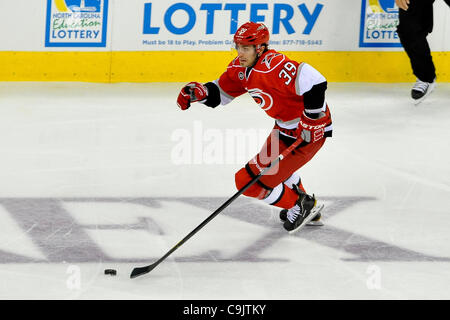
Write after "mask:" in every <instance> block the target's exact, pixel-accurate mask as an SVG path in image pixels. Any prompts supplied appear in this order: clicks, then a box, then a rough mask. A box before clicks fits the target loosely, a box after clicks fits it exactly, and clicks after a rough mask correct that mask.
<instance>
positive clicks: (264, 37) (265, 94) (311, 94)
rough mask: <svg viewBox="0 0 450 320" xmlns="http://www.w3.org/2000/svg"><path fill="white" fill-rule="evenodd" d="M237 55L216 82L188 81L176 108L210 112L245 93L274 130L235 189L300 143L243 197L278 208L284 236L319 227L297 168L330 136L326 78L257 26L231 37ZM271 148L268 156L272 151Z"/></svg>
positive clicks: (241, 29)
mask: <svg viewBox="0 0 450 320" xmlns="http://www.w3.org/2000/svg"><path fill="white" fill-rule="evenodd" d="M234 42H235V45H236V50H237V52H238V56H237V57H236V58H235V59H234V60H233V61H232V62H231V63H230V64H229V65H228V67H227V70H226V71H225V72H224V73H223V74H222V75H221V76H220V78H219V79H217V80H215V81H212V82H208V83H205V84H201V83H198V82H190V83H188V84H187V85H186V86H184V87H183V88H182V89H181V92H180V94H179V95H178V99H177V104H178V107H179V108H180V109H181V110H186V109H188V108H189V107H190V105H191V102H201V103H203V104H205V105H206V106H208V107H212V108H215V107H217V106H218V105H225V104H227V103H229V102H230V101H232V100H233V99H234V98H236V97H238V96H240V95H242V94H244V93H246V92H248V93H249V94H250V95H251V96H252V97H253V99H254V100H255V102H256V103H257V104H259V106H260V107H261V109H262V110H264V111H265V112H266V113H267V115H268V116H270V117H272V118H273V119H274V120H275V125H274V128H273V130H272V132H271V134H270V136H269V137H268V138H267V140H266V143H265V144H264V146H263V148H262V150H261V151H260V152H259V153H258V154H257V155H256V156H255V157H254V158H253V159H251V160H250V161H249V162H248V163H247V164H246V165H245V166H244V167H243V168H241V169H240V170H239V171H238V172H236V174H235V181H236V187H237V188H238V189H241V188H242V187H243V186H245V185H246V184H247V183H248V182H249V181H250V180H251V179H252V178H253V177H255V176H256V175H258V173H260V172H261V170H262V168H264V167H267V166H268V165H269V164H270V162H271V161H272V160H273V159H275V158H276V157H277V156H278V155H279V154H280V153H281V152H283V150H284V149H286V148H288V147H289V146H290V145H292V143H294V142H295V141H296V139H302V141H303V143H302V144H301V145H300V147H299V148H297V149H296V150H295V151H294V152H292V153H291V154H289V156H287V157H286V158H284V159H283V160H281V161H280V162H279V163H278V165H277V166H276V167H274V169H273V170H272V169H271V170H270V171H269V172H270V174H265V175H263V176H262V177H261V178H260V179H259V180H258V181H257V183H255V184H253V185H252V186H251V187H250V188H249V189H247V190H246V191H245V192H244V195H246V196H249V197H254V198H257V199H261V200H262V201H265V202H266V203H268V204H270V205H273V206H277V207H280V208H282V209H283V210H281V212H280V218H281V220H282V221H284V224H283V226H284V228H285V229H286V230H287V231H289V232H294V231H297V230H299V229H300V228H301V227H303V226H304V225H305V224H316V225H320V224H321V223H320V221H319V220H320V216H321V215H320V210H321V209H322V208H323V206H321V205H319V204H318V203H317V201H316V199H315V197H314V195H313V196H311V195H309V194H307V193H306V191H305V189H304V187H303V185H302V182H301V179H300V176H299V175H298V173H297V170H298V169H300V168H301V167H302V166H304V165H305V164H306V163H307V162H308V161H309V160H311V159H312V158H313V157H314V155H315V154H316V153H317V151H319V149H320V148H321V147H322V146H323V144H324V142H325V140H326V138H327V137H330V136H331V133H332V126H331V115H330V111H329V108H328V105H327V103H326V101H325V90H326V89H327V81H326V79H325V78H324V77H323V76H322V75H321V74H320V73H319V72H318V71H317V70H315V69H314V68H313V67H311V66H310V65H308V64H307V63H304V62H302V63H299V62H297V61H293V60H290V59H289V58H288V57H286V56H285V55H284V54H281V53H279V52H277V51H275V50H273V49H269V47H268V43H269V31H268V29H267V27H266V26H265V25H264V24H262V23H254V22H247V23H245V24H243V25H242V26H240V27H239V29H238V30H237V31H236V33H235V35H234ZM274 146H275V147H276V148H275V149H276V150H275V152H273V149H274V148H273V147H274Z"/></svg>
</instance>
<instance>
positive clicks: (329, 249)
mask: <svg viewBox="0 0 450 320" xmlns="http://www.w3.org/2000/svg"><path fill="white" fill-rule="evenodd" d="M181 85H182V84H154V83H152V84H88V83H0V146H1V148H0V168H1V169H0V226H1V227H0V230H1V234H0V241H1V243H0V278H1V281H0V299H276V300H279V299H449V298H450V160H449V158H450V142H449V141H450V140H449V138H450V84H443V83H439V84H438V86H437V88H436V89H435V92H433V93H432V94H431V95H430V96H429V97H428V98H427V99H426V100H425V101H424V102H423V103H422V104H420V105H418V106H414V105H413V104H412V102H411V100H410V98H409V90H410V87H411V84H409V83H408V84H406V83H402V84H356V83H330V84H329V89H328V93H327V95H328V98H327V100H328V103H329V106H330V108H331V112H332V117H333V127H334V132H333V137H332V138H331V139H328V140H327V142H326V144H325V146H324V147H323V149H322V150H320V151H319V153H318V154H317V155H316V157H315V158H313V160H312V161H311V162H310V163H308V164H307V165H306V166H305V167H304V168H302V169H301V170H300V174H301V176H302V179H303V182H304V186H305V187H306V189H307V191H310V192H311V193H313V192H314V193H315V194H316V195H317V197H318V198H320V197H324V198H325V199H324V200H325V201H324V202H326V203H327V204H329V205H330V206H331V205H332V202H333V201H332V200H330V199H339V198H340V197H342V198H361V197H366V198H367V199H370V200H367V201H359V202H356V203H354V205H351V206H349V207H346V208H343V209H342V210H340V211H339V212H337V213H336V214H333V215H331V214H330V216H329V217H327V208H330V206H328V207H326V208H325V211H324V223H325V226H324V227H322V228H317V229H314V230H311V229H310V228H309V229H307V230H305V229H303V230H301V231H300V232H299V234H300V233H302V232H305V234H307V236H305V237H303V236H289V235H287V234H286V235H283V232H284V231H283V230H282V227H281V224H280V222H278V221H277V211H276V210H271V209H270V208H268V206H267V205H265V204H263V203H259V202H258V201H256V200H254V201H253V200H249V201H248V202H246V203H250V204H251V205H250V207H251V208H252V209H251V210H254V212H246V211H242V210H241V211H242V212H241V211H239V212H238V213H239V214H242V217H245V219H242V220H241V219H237V218H236V217H235V216H233V213H236V212H234V211H233V210H237V209H238V208H241V207H239V206H238V205H237V204H236V205H235V204H231V205H230V206H229V207H228V208H227V209H226V210H225V211H224V212H223V214H220V215H219V216H217V217H216V218H215V219H214V220H213V221H211V222H210V223H209V224H208V225H207V226H206V227H205V228H204V229H202V230H201V231H200V232H199V233H197V234H196V235H195V236H194V237H193V238H191V239H190V240H189V241H188V242H187V243H186V244H184V245H183V246H182V247H181V248H179V249H178V250H177V251H176V252H175V253H174V254H173V255H172V256H171V257H170V258H169V259H167V260H166V261H165V262H163V263H162V264H160V265H159V266H158V267H157V268H156V269H155V270H153V271H152V272H151V273H150V274H148V275H146V276H142V277H140V278H136V279H133V280H131V279H129V274H130V272H131V270H132V268H133V267H134V266H141V265H142V264H143V263H144V264H150V263H152V262H154V261H155V258H159V257H161V256H162V255H163V254H164V253H165V252H167V250H169V249H170V248H171V247H172V246H174V245H175V244H176V243H177V242H178V241H179V240H181V239H182V238H183V237H184V236H185V235H186V234H187V233H189V232H190V231H191V230H192V229H193V228H194V227H195V226H197V225H198V224H199V223H200V222H202V221H203V220H204V219H205V218H206V217H207V216H208V215H209V214H210V213H211V212H212V210H213V209H214V208H217V207H218V206H220V204H221V202H222V201H223V200H224V199H226V198H228V197H230V196H231V195H233V194H234V192H235V186H234V173H235V172H236V171H237V170H239V168H241V167H242V166H243V165H244V164H245V162H246V160H244V161H240V159H247V160H248V159H250V158H251V157H252V156H253V154H254V151H255V150H258V148H259V147H260V145H259V146H258V145H256V146H255V145H247V146H245V145H244V149H239V148H238V147H236V148H234V149H233V148H231V149H230V150H234V151H235V152H236V154H229V153H227V156H228V157H229V159H231V160H230V161H228V162H226V161H224V162H225V163H224V164H215V163H212V164H208V163H205V159H203V160H202V161H201V162H203V163H200V164H195V163H194V164H192V163H191V164H189V163H187V164H181V165H180V164H175V163H174V160H173V157H172V152H173V149H174V147H175V146H176V144H177V141H174V140H176V139H174V137H176V135H177V133H178V134H179V133H180V132H181V133H183V132H184V133H186V132H187V133H188V134H189V135H190V136H191V137H192V139H191V140H190V141H191V142H192V144H193V148H194V145H196V147H197V148H199V147H201V148H203V151H205V149H207V148H208V146H209V147H210V148H211V146H212V144H211V143H214V141H215V143H218V142H217V141H218V140H214V137H219V138H220V137H225V138H226V137H227V134H229V133H230V132H231V133H236V132H237V131H233V130H238V129H241V130H247V129H251V130H254V131H255V132H258V134H262V135H264V134H268V133H269V132H270V129H271V128H272V126H273V120H272V119H270V118H268V117H267V116H266V115H265V113H264V112H263V111H262V110H258V106H257V105H256V104H255V103H254V102H253V101H252V99H251V98H250V97H249V96H243V97H240V98H238V99H235V100H234V101H233V102H232V103H231V104H229V105H227V106H225V107H218V108H216V109H210V108H207V107H204V106H203V105H199V104H196V105H193V106H192V107H191V109H189V110H188V111H185V112H182V111H181V110H179V109H178V108H177V106H176V103H175V101H176V96H177V94H178V90H179V88H180V86H181ZM183 130H184V131H183ZM199 133H200V135H199ZM203 134H205V135H206V136H203ZM208 134H209V139H212V140H207V139H208ZM202 140H203V141H202ZM260 140H261V139H260ZM260 140H258V141H259V142H260V143H261V144H262V142H263V141H260ZM211 141H213V142H211ZM192 150H194V149H192ZM195 150H197V151H198V150H199V149H195ZM195 150H194V153H195ZM237 153H240V154H237ZM200 155H202V154H201V153H200ZM196 156H197V157H198V156H199V155H198V154H196ZM192 159H193V158H192ZM237 160H239V161H237ZM155 197H156V198H163V199H159V200H158V201H157V202H158V204H159V207H158V206H157V207H148V206H143V205H140V204H136V203H129V202H127V200H126V199H130V198H155ZM101 198H107V199H111V201H103V202H102V201H98V199H101ZM172 198H173V199H172ZM179 198H187V199H194V200H195V199H200V198H201V199H206V200H205V201H207V202H208V201H209V202H208V203H207V206H209V207H210V208H211V210H210V209H209V208H208V209H205V208H204V207H203V208H201V207H199V206H197V205H193V204H189V203H186V202H183V201H178V200H179ZM327 198H328V201H326V200H327ZM2 199H3V200H2ZM4 199H6V200H4ZM14 199H16V201H15V202H14V201H13V200H14ZM39 199H53V200H56V201H59V202H58V203H60V204H61V208H63V209H64V210H65V212H67V213H68V214H69V215H70V217H71V219H72V220H70V221H72V222H70V223H74V224H77V225H80V226H86V225H89V226H90V228H86V230H85V231H84V232H85V233H84V234H85V235H86V237H88V238H87V239H91V240H90V241H91V242H93V243H95V245H96V247H97V248H100V250H101V251H102V252H103V253H105V254H107V255H108V256H109V257H112V258H114V259H118V260H117V261H119V260H120V259H122V260H120V262H110V261H104V260H102V259H99V260H96V259H95V257H94V258H93V259H92V260H88V261H82V262H77V261H76V259H74V260H73V261H72V262H70V261H71V260H70V259H71V258H73V256H71V251H70V248H69V249H67V247H66V246H68V247H70V245H71V242H70V241H67V242H64V241H63V243H62V244H60V241H61V239H62V240H64V239H69V238H70V236H71V232H73V231H74V230H76V228H75V227H74V228H72V227H70V225H69V227H67V225H64V228H66V229H64V231H62V230H61V228H63V226H62V225H60V223H63V222H59V220H58V219H57V218H58V217H56V219H55V217H53V218H52V220H51V221H48V219H49V217H50V216H49V215H47V214H46V211H45V210H44V209H42V207H40V206H39V202H33V201H38V200H39ZM79 199H83V200H82V201H79ZM177 199H178V200H177ZM208 199H210V200H208ZM2 201H3V202H2ZM4 201H10V202H11V201H12V202H14V203H15V204H14V205H15V207H14V205H4V203H6V202H4ZM10 202H8V203H10ZM36 203H37V204H38V205H36ZM21 206H24V209H23V211H21V210H22V209H21V208H22V207H21ZM13 207H14V208H16V209H17V210H13V209H11V208H13ZM40 210H44V211H40ZM260 210H266V211H264V212H269V214H270V215H269V216H267V217H269V218H264V219H265V220H264V221H263V222H266V223H262V224H254V223H252V219H254V216H255V215H256V214H258V212H260ZM17 212H22V213H21V214H20V215H19V216H17V215H16V214H17ZM261 212H263V211H261ZM29 215H31V216H33V217H30V216H29ZM140 217H147V218H149V219H151V221H152V223H148V221H149V220H146V221H147V224H148V225H147V227H148V228H147V229H145V228H144V229H143V228H137V229H133V226H132V225H133V224H139V223H141V225H145V223H144V222H142V221H141V220H139V219H140ZM27 219H35V220H30V221H31V222H30V221H28V220H27ZM53 219H54V220H53ZM21 221H22V222H23V221H27V222H26V223H23V224H21ZM33 221H34V222H33ZM140 221H141V222H140ZM64 223H66V224H67V221H65V222H64ZM103 225H110V226H111V225H118V226H119V227H118V228H114V227H111V228H102V226H103ZM124 225H126V227H124ZM336 230H337V231H336ZM328 231H329V232H328ZM42 234H45V236H41V235H42ZM266 235H272V236H274V238H273V241H272V238H270V237H268V240H267V241H264V237H265V236H266ZM339 235H340V236H342V237H343V238H342V237H341V238H339V241H340V242H339V241H338V239H337V238H336V239H335V237H338V236H339ZM54 237H58V238H57V239H56V238H54ZM360 237H361V239H366V240H364V241H369V245H368V246H366V247H364V246H362V247H361V248H359V247H358V241H359V240H358V239H360ZM55 239H56V240H55ZM58 239H59V240H58ZM70 239H72V238H70ZM75 239H76V237H75ZM355 239H356V240H355ZM367 239H369V240H367ZM315 240H317V241H315ZM349 241H354V242H355V243H354V248H353V249H352V248H350V249H349V250H342V248H343V246H345V244H346V243H347V242H349ZM361 241H362V240H361ZM364 241H362V242H364ZM362 242H361V245H364V243H362ZM327 243H328V244H329V245H326V244H327ZM333 243H338V244H337V245H333ZM72 244H73V243H72ZM252 244H254V248H252V247H251V246H252ZM386 246H388V247H390V246H392V247H393V248H394V247H395V248H401V249H402V250H406V251H408V250H409V251H411V252H416V253H418V255H419V256H420V255H423V256H424V257H428V258H424V259H421V258H417V259H416V258H414V257H412V258H410V259H406V260H402V259H398V257H396V256H395V252H394V251H395V250H394V251H393V253H392V254H390V255H389V254H388V258H387V259H376V258H369V259H366V260H364V259H363V260H358V259H355V252H356V253H359V254H361V255H362V256H367V255H366V254H369V256H370V257H373V255H372V254H374V255H375V256H376V254H377V252H378V251H380V250H383V247H386ZM81 247H83V245H82V244H81ZM248 247H250V249H249V250H246V248H248ZM358 248H359V249H358ZM64 250H68V251H67V252H68V253H67V257H68V258H69V260H68V261H54V260H52V259H51V258H49V255H52V254H53V253H55V254H60V253H61V252H63V253H62V254H61V255H60V256H64V252H66V251H64ZM85 250H87V251H89V250H90V247H86V249H85ZM252 250H254V252H256V253H255V255H257V257H258V259H256V260H254V261H246V259H239V258H233V257H239V253H240V252H246V254H247V255H248V254H250V253H251V252H252ZM352 250H353V251H352ZM358 250H359V251H358ZM388 251H389V250H388ZM406 251H405V252H406ZM1 253H3V254H5V253H8V254H13V255H19V256H21V257H27V258H29V259H32V260H33V259H34V260H36V259H37V260H40V262H36V263H33V262H20V259H17V258H14V257H13V258H11V259H10V260H9V261H6V260H3V261H2V257H4V256H5V255H3V256H2V255H1ZM200 255H201V256H202V257H203V258H202V259H199V260H198V261H196V259H195V258H194V259H190V258H189V257H191V258H192V257H197V256H200ZM218 257H219V258H221V259H219V258H218ZM429 257H431V258H429ZM247 258H248V257H247ZM127 259H131V260H132V259H143V260H145V259H149V260H148V261H146V262H127ZM183 259H184V260H183ZM247 260H249V259H247ZM250 260H251V259H250ZM71 266H75V270H77V269H76V268H79V270H80V272H81V273H80V278H79V280H80V282H79V287H77V286H75V287H74V286H73V285H72V286H71V285H70V283H72V284H73V282H71V281H72V280H73V279H74V278H73V275H74V273H71V271H72V270H73V269H72V268H71ZM105 268H115V269H117V270H118V275H117V276H116V277H108V276H105V275H103V270H104V269H105Z"/></svg>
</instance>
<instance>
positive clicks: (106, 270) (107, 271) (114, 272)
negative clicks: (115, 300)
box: [105, 269, 117, 276]
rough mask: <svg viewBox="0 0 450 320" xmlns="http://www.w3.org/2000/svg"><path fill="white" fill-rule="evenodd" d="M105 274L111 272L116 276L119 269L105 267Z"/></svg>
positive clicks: (110, 273)
mask: <svg viewBox="0 0 450 320" xmlns="http://www.w3.org/2000/svg"><path fill="white" fill-rule="evenodd" d="M105 274H109V275H111V276H115V275H116V274H117V271H116V270H114V269H105Z"/></svg>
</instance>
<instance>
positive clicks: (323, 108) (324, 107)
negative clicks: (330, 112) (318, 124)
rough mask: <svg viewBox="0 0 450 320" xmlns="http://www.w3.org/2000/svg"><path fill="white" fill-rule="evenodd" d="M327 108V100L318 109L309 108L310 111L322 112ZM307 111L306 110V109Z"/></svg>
mask: <svg viewBox="0 0 450 320" xmlns="http://www.w3.org/2000/svg"><path fill="white" fill-rule="evenodd" d="M326 110H327V102H326V101H324V102H323V106H322V107H321V108H317V109H308V110H307V111H308V113H321V112H325V111H326ZM305 111H306V110H305Z"/></svg>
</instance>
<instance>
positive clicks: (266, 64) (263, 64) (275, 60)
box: [254, 50, 286, 73]
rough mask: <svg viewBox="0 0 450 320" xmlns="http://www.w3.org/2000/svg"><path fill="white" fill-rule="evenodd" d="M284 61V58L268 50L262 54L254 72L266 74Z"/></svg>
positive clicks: (280, 54) (282, 55)
mask: <svg viewBox="0 0 450 320" xmlns="http://www.w3.org/2000/svg"><path fill="white" fill-rule="evenodd" d="M285 60H286V56H285V55H284V54H282V53H279V52H277V51H275V50H269V51H267V52H266V53H264V54H263V55H262V56H261V57H260V58H259V60H258V63H257V64H256V65H255V67H254V69H255V71H259V72H264V73H268V72H271V71H273V70H275V69H277V68H278V67H280V66H281V65H282V63H283V62H284V61H285Z"/></svg>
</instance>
